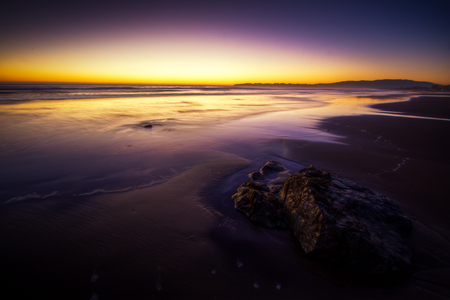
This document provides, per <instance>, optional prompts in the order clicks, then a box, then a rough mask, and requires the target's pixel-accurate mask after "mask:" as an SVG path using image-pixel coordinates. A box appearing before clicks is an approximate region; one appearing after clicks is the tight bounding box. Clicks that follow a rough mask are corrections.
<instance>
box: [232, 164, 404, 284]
mask: <svg viewBox="0 0 450 300" xmlns="http://www.w3.org/2000/svg"><path fill="white" fill-rule="evenodd" d="M256 186H257V188H256ZM233 199H234V200H235V206H236V208H237V209H239V210H240V211H242V212H244V213H245V214H246V215H247V216H248V217H249V218H250V220H252V221H254V222H256V223H258V224H262V225H263V226H265V227H268V228H283V226H278V225H279V224H283V223H282V222H281V221H280V220H283V221H284V220H286V221H287V223H288V225H289V228H290V229H291V230H292V233H293V234H294V235H295V237H296V238H297V239H298V242H299V243H300V245H301V247H302V248H303V250H304V251H305V252H306V253H307V254H310V255H314V256H315V257H319V258H321V259H324V260H327V261H331V262H336V263H340V264H345V265H349V266H353V267H354V268H355V269H358V270H359V271H361V272H363V273H366V274H370V275H376V276H384V275H392V274H396V273H399V272H404V271H408V270H409V269H410V268H411V256H412V255H411V252H410V251H409V249H408V248H407V247H406V246H405V245H404V243H403V237H405V236H406V235H408V233H409V232H410V230H411V221H410V220H409V219H408V218H407V217H406V216H405V215H404V214H403V212H402V211H401V209H400V208H399V207H398V206H397V205H395V204H394V203H393V202H392V201H391V200H389V199H388V198H387V197H385V196H383V195H380V194H377V193H375V192H373V191H371V190H369V189H367V188H363V187H361V186H359V185H357V184H356V183H354V182H352V181H350V180H347V179H344V178H341V177H339V176H337V175H332V174H330V173H328V172H322V171H320V170H318V169H316V168H314V167H312V166H310V167H308V168H305V169H302V170H300V171H299V172H298V173H296V174H294V175H291V176H289V177H288V178H287V180H286V182H285V183H284V185H283V187H282V189H281V190H280V191H279V193H278V195H277V194H274V193H270V191H269V189H268V187H267V185H265V184H264V183H261V182H245V183H244V184H242V185H241V187H239V189H238V193H236V194H235V195H233ZM266 205H267V207H266ZM254 215H255V216H254ZM256 216H257V217H256ZM262 216H264V217H262ZM275 220H276V221H275Z"/></svg>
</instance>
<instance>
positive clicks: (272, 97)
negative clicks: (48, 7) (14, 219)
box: [0, 85, 407, 203]
mask: <svg viewBox="0 0 450 300" xmlns="http://www.w3.org/2000/svg"><path fill="white" fill-rule="evenodd" d="M0 88H1V89H0V90H1V91H2V93H0V178H1V179H2V180H1V183H0V190H1V192H0V202H1V203H13V202H16V201H22V200H27V199H34V200H36V199H42V198H47V197H54V196H59V195H64V196H68V195H71V196H82V195H91V194H94V193H105V192H116V191H127V190H131V189H136V188H139V187H146V186H151V185H154V184H158V183H161V182H163V181H165V180H167V179H168V178H171V177H173V176H175V175H176V174H179V173H180V172H181V171H183V170H186V169H187V168H189V167H191V166H193V165H195V164H198V163H201V162H207V161H214V160H221V159H224V158H230V157H235V156H236V155H237V156H239V157H246V158H249V159H252V156H255V155H256V156H257V153H258V151H260V150H259V149H257V147H256V146H253V145H256V144H257V143H258V142H257V141H258V140H263V139H268V138H279V137H287V138H300V139H306V140H314V141H325V142H331V143H332V142H336V141H335V136H333V135H332V134H330V133H328V132H323V131H319V130H317V129H314V125H315V123H316V122H317V121H318V120H320V119H323V118H325V117H327V116H335V115H340V114H360V113H362V112H368V111H370V109H368V108H367V107H366V106H365V105H364V104H367V103H369V102H370V103H373V102H374V101H380V100H373V99H372V100H370V101H367V99H365V98H361V97H364V96H365V95H369V96H370V95H378V96H380V95H383V96H385V95H386V94H389V93H392V92H389V91H370V90H369V91H340V90H322V91H320V90H276V89H272V90H270V89H259V90H258V89H238V88H235V87H211V86H207V87H197V86H101V85H95V86H86V85H26V86H1V87H0ZM124 95H126V96H127V97H123V96H124ZM143 95H146V96H147V97H143ZM406 96H407V95H406V94H405V97H406ZM89 97H94V98H89ZM398 97H399V96H398V94H396V95H393V98H394V99H397V98H398ZM55 99H56V100H55ZM383 101H385V100H383ZM148 124H151V125H152V128H145V127H144V126H145V125H148Z"/></svg>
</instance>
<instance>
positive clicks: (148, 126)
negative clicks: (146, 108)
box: [142, 124, 153, 128]
mask: <svg viewBox="0 0 450 300" xmlns="http://www.w3.org/2000/svg"><path fill="white" fill-rule="evenodd" d="M142 127H144V128H152V127H153V125H152V124H145V125H144V126H142Z"/></svg>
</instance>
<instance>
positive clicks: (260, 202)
mask: <svg viewBox="0 0 450 300" xmlns="http://www.w3.org/2000/svg"><path fill="white" fill-rule="evenodd" d="M233 200H234V204H235V208H236V209H238V210H239V211H241V212H242V213H244V214H245V215H246V216H247V217H248V218H249V219H250V220H251V221H253V222H255V223H258V224H259V225H262V226H264V227H267V228H271V229H274V228H278V229H287V223H286V221H285V219H284V210H283V207H282V204H281V203H280V202H279V200H278V199H277V198H276V197H275V196H274V195H273V194H271V193H270V189H269V187H268V186H267V185H266V184H265V183H262V182H256V181H246V182H244V183H243V184H241V186H240V187H239V188H238V190H237V193H236V194H234V195H233Z"/></svg>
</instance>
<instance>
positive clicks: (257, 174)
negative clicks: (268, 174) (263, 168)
mask: <svg viewBox="0 0 450 300" xmlns="http://www.w3.org/2000/svg"><path fill="white" fill-rule="evenodd" d="M248 177H250V179H251V180H263V179H264V176H263V175H262V174H261V173H260V172H251V173H250V174H248Z"/></svg>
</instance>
